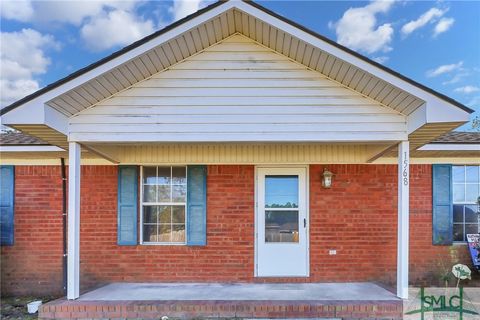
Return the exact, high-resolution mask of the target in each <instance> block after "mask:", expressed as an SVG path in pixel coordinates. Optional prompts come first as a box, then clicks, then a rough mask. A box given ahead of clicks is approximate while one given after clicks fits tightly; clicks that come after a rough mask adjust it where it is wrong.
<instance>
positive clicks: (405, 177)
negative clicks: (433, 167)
mask: <svg viewBox="0 0 480 320" xmlns="http://www.w3.org/2000/svg"><path fill="white" fill-rule="evenodd" d="M402 175H403V185H405V186H408V159H407V153H406V152H404V153H403V172H402Z"/></svg>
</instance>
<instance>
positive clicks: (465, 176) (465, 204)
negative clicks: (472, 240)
mask: <svg viewBox="0 0 480 320" xmlns="http://www.w3.org/2000/svg"><path fill="white" fill-rule="evenodd" d="M455 167H463V168H464V170H463V171H464V182H454V181H453V170H454V168H455ZM467 167H477V168H478V182H477V183H474V182H467ZM451 174H452V178H451V183H452V210H453V208H454V206H455V205H461V206H462V208H463V214H462V217H463V221H462V222H461V223H460V222H455V219H454V215H453V212H452V228H453V229H454V228H455V225H462V227H463V228H462V232H463V236H464V239H465V240H462V241H458V240H455V239H454V240H453V244H466V243H467V240H466V232H465V227H466V225H475V223H472V222H468V223H466V222H465V207H466V206H471V205H474V206H477V205H478V204H477V202H475V201H473V202H469V201H466V198H467V185H469V184H472V185H475V184H477V185H478V186H479V188H480V165H475V164H464V165H461V164H453V165H452V173H451ZM455 185H463V187H464V190H463V192H464V201H458V202H456V201H455V196H454V194H453V193H454V190H455V188H454V187H455ZM477 214H478V213H477ZM476 224H477V230H478V231H480V217H478V219H477V223H476ZM452 232H453V230H452Z"/></svg>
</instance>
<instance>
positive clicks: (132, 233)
mask: <svg viewBox="0 0 480 320" xmlns="http://www.w3.org/2000/svg"><path fill="white" fill-rule="evenodd" d="M137 193H138V169H137V167H136V166H119V167H118V218H117V221H118V231H117V242H118V244H119V245H124V246H129V245H136V244H137V212H138V208H137V203H138V199H137Z"/></svg>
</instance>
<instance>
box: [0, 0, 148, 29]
mask: <svg viewBox="0 0 480 320" xmlns="http://www.w3.org/2000/svg"><path fill="white" fill-rule="evenodd" d="M139 2H141V1H140V0H87V1H79V0H64V1H33V0H22V1H16V0H15V1H12V0H3V1H2V7H1V8H2V11H3V13H2V16H3V17H5V18H7V19H12V20H18V21H22V22H32V23H42V24H45V23H47V24H49V23H69V24H73V25H76V26H79V25H81V24H82V23H83V22H84V21H85V20H86V19H88V18H90V17H93V16H96V15H98V14H101V13H104V12H105V11H108V10H132V9H133V8H134V7H135V6H136V5H137V4H138V3H139ZM5 8H6V9H7V11H5Z"/></svg>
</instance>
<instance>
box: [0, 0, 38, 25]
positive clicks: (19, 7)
mask: <svg viewBox="0 0 480 320" xmlns="http://www.w3.org/2000/svg"><path fill="white" fill-rule="evenodd" d="M0 16H1V17H2V18H5V19H10V20H17V21H22V22H26V21H29V20H30V19H31V18H32V17H33V8H32V3H31V2H30V1H29V0H17V1H8V0H4V1H2V2H0Z"/></svg>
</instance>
